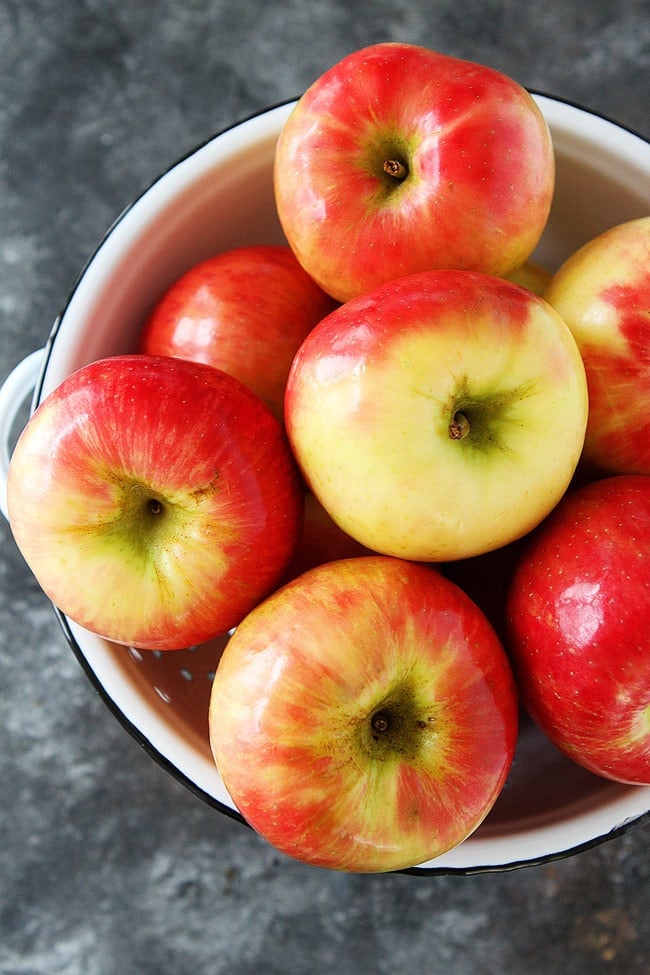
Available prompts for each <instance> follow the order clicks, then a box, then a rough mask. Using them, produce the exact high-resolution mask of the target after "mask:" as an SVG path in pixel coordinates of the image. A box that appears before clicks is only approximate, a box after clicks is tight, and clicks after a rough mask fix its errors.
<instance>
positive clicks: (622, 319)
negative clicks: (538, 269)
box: [544, 216, 650, 474]
mask: <svg viewBox="0 0 650 975" xmlns="http://www.w3.org/2000/svg"><path fill="white" fill-rule="evenodd" d="M544 298H545V299H546V300H547V301H548V302H549V303H550V304H551V305H553V307H554V308H556V309H557V310H558V311H559V313H560V314H561V315H562V317H563V318H564V320H565V321H566V323H567V325H568V326H569V328H570V329H571V331H572V332H573V335H574V336H575V339H576V341H577V343H578V347H579V349H580V352H581V354H582V358H583V360H584V363H585V369H586V372H587V386H588V389H589V423H588V425H587V434H586V438H585V450H584V461H585V463H587V464H589V465H590V466H591V467H593V468H595V469H597V470H600V472H601V473H609V474H650V216H648V217H639V218H638V219H636V220H629V221H627V222H625V223H622V224H619V225H617V226H615V227H612V228H611V229H609V230H606V231H604V232H603V233H602V234H600V235H599V236H598V237H595V238H594V239H593V240H590V241H588V242H587V243H586V244H584V245H583V246H582V247H581V248H579V250H577V251H576V252H575V253H574V254H572V255H571V256H570V257H569V258H568V259H567V260H566V261H565V262H564V264H563V265H562V266H561V267H560V268H559V269H558V270H557V271H556V272H555V274H554V275H553V277H552V279H551V281H550V283H549V284H548V286H547V287H546V289H545V291H544Z"/></svg>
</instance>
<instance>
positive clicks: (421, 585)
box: [209, 556, 518, 873]
mask: <svg viewBox="0 0 650 975" xmlns="http://www.w3.org/2000/svg"><path fill="white" fill-rule="evenodd" d="M517 721H518V700H517V693H516V688H515V685H514V681H513V675H512V671H511V668H510V665H509V662H508V660H507V657H506V655H505V653H504V651H503V647H502V645H501V643H500V642H499V640H498V639H497V637H496V635H495V633H494V631H493V629H492V628H491V626H490V625H489V623H488V622H487V620H486V619H485V617H484V615H483V614H482V613H481V611H480V610H479V609H478V607H477V606H476V605H475V604H474V603H473V602H472V601H471V600H470V599H469V598H468V597H467V596H465V594H464V593H463V592H461V590H460V589H458V588H457V587H456V586H454V585H453V584H452V583H451V582H449V581H447V580H446V579H444V578H443V577H442V576H441V575H440V574H439V573H437V572H436V571H435V570H434V569H432V568H430V567H428V566H424V565H418V564H416V563H411V562H406V561H404V560H400V559H392V558H386V557H383V556H366V557H361V558H353V559H342V560H338V561H335V562H329V563H327V564H325V565H321V566H317V567H316V568H313V569H311V570H309V571H308V572H306V573H304V574H303V575H301V576H299V577H298V578H296V579H294V580H292V581H291V582H289V583H287V585H286V586H284V587H282V588H281V589H279V590H278V591H276V592H275V593H274V594H273V595H271V596H270V597H269V598H268V599H266V600H265V601H264V602H263V603H261V604H259V605H258V606H257V607H256V608H255V609H254V610H252V611H251V613H250V614H249V615H248V616H247V617H246V618H245V619H244V620H243V622H242V623H241V624H240V626H239V627H238V628H237V630H236V631H235V633H234V635H233V636H232V637H231V639H230V641H229V642H228V644H227V646H226V648H225V650H224V652H223V654H222V656H221V659H220V661H219V664H218V666H217V670H216V674H215V679H214V683H213V687H212V694H211V697H210V706H209V729H210V743H211V747H212V751H213V755H214V759H215V763H216V765H217V768H218V769H219V771H220V773H221V776H222V778H223V781H224V784H225V786H226V788H227V790H228V791H229V793H230V795H231V797H232V799H233V801H234V802H235V804H236V806H237V808H238V809H239V810H240V812H241V813H242V815H243V816H244V818H245V819H246V820H247V821H248V823H249V824H250V825H251V826H252V827H253V828H254V829H256V830H257V831H258V832H259V833H260V834H261V835H262V836H264V837H265V838H266V839H267V840H268V841H269V842H270V843H271V844H273V845H274V846H275V847H276V848H278V849H279V850H281V851H282V852H283V853H285V854H287V855H289V856H292V857H294V858H295V859H297V860H300V861H303V862H306V863H309V864H311V865H313V866H319V867H326V868H329V869H335V870H345V871H353V872H359V873H371V872H379V871H388V870H399V869H403V868H408V867H410V866H415V865H416V864H418V863H421V862H423V861H426V860H428V859H430V858H434V857H436V856H438V855H440V854H442V853H443V852H446V851H447V850H449V849H451V848H452V847H454V846H455V845H457V844H458V843H460V842H461V841H462V840H464V839H465V838H466V837H467V836H469V835H470V833H472V832H473V831H474V830H475V829H476V827H477V826H478V825H479V823H480V822H481V821H482V820H483V819H484V818H485V816H486V815H487V813H488V811H489V810H490V809H491V808H492V806H493V804H494V802H495V800H496V798H497V796H498V795H499V793H500V791H501V789H502V787H503V784H504V782H505V779H506V777H507V774H508V771H509V769H510V766H511V763H512V758H513V753H514V748H515V742H516V737H517Z"/></svg>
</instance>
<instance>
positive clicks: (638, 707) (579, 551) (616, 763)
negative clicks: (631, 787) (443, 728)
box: [507, 474, 650, 784]
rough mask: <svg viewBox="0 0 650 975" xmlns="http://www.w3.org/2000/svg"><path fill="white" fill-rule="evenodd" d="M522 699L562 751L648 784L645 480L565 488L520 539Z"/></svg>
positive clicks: (511, 606)
mask: <svg viewBox="0 0 650 975" xmlns="http://www.w3.org/2000/svg"><path fill="white" fill-rule="evenodd" d="M507 630H508V636H507V647H508V650H509V653H510V657H511V660H512V662H513V666H514V669H515V674H516V678H517V685H518V688H519V691H520V695H521V700H522V703H523V704H524V706H525V707H526V709H527V711H528V712H529V713H530V715H531V717H532V718H533V719H534V720H535V721H536V722H537V723H538V725H539V726H540V727H541V728H542V730H543V731H544V732H545V733H546V734H547V735H548V737H549V738H551V739H552V741H554V742H555V744H556V745H557V746H558V747H559V748H560V749H561V750H562V751H564V752H565V753H566V754H567V755H568V756H569V757H570V758H572V759H573V760H574V761H575V762H577V763H578V764H580V765H583V766H584V767H585V768H588V769H590V770H591V771H592V772H595V773H596V774H598V775H601V776H603V777H605V778H609V779H614V780H617V781H621V782H630V783H638V784H640V783H645V784H650V477H648V476H647V475H642V474H627V475H626V474H620V475H614V476H612V477H607V478H604V479H602V480H597V481H593V482H591V483H589V484H585V485H582V486H580V487H578V488H576V489H575V490H574V491H572V492H570V493H569V494H567V495H566V497H565V498H563V499H562V501H561V502H560V504H559V505H558V506H557V507H556V508H555V510H554V511H553V512H552V513H551V515H549V517H548V519H546V520H545V521H544V523H543V524H542V525H540V527H539V528H538V529H537V530H536V531H535V532H534V533H533V534H532V535H531V536H530V538H528V539H526V545H525V547H524V549H523V551H522V553H521V555H520V558H519V561H518V565H517V568H516V570H515V573H514V576H513V579H512V582H511V585H510V590H509V594H508V597H507Z"/></svg>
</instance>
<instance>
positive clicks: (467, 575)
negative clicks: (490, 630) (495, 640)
mask: <svg viewBox="0 0 650 975" xmlns="http://www.w3.org/2000/svg"><path fill="white" fill-rule="evenodd" d="M525 542H526V536H525V537H524V538H519V539H517V540H516V541H514V542H510V544H509V545H503V546H502V547H501V548H495V549H491V550H490V551H489V552H483V553H482V554H481V555H474V556H471V557H469V558H465V559H457V560H456V561H455V562H439V563H437V565H436V567H437V569H438V570H439V571H440V572H441V573H442V574H443V575H444V576H445V577H446V578H447V579H450V580H451V581H452V582H454V583H456V585H457V586H459V587H460V588H461V589H462V590H463V592H465V593H466V594H467V595H468V596H469V597H470V599H472V600H473V601H474V602H475V603H476V604H477V606H479V607H480V609H481V610H482V611H483V613H485V615H486V616H487V618H488V620H489V621H490V623H491V624H492V626H493V627H494V630H495V632H496V634H497V636H498V637H499V639H500V640H501V642H502V643H505V642H506V641H505V635H506V631H505V612H506V600H507V597H508V593H509V592H510V583H511V580H512V576H513V574H514V571H515V568H516V566H517V565H518V562H519V554H520V551H521V548H522V546H523V545H524V544H525ZM507 649H508V647H507V644H506V650H507Z"/></svg>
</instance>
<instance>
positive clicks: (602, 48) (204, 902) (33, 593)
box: [0, 0, 650, 975]
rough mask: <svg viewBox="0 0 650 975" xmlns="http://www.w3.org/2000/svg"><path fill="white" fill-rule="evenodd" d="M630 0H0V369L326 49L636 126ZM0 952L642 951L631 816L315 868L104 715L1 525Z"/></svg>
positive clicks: (642, 83)
mask: <svg viewBox="0 0 650 975" xmlns="http://www.w3.org/2000/svg"><path fill="white" fill-rule="evenodd" d="M649 25H650V5H649V4H648V2H647V0H606V2H600V0H591V2H589V3H585V2H583V0H564V2H563V3H561V4H557V3H552V4H551V3H545V2H538V3H533V4H525V3H521V2H517V3H515V2H513V0H465V2H464V3H462V4H461V3H458V2H457V0H438V2H435V0H393V2H390V3H389V2H383V0H380V2H373V0H364V2H355V0H345V2H343V0H332V2H320V0H313V2H307V0H294V2H291V0H265V2H245V0H152V2H151V3H144V2H143V3H140V2H139V0H136V2H129V0H0V336H1V341H0V378H4V376H5V375H7V374H8V372H9V371H10V369H11V368H12V366H13V365H14V364H15V363H16V362H17V361H19V360H20V359H21V358H22V357H23V356H24V355H25V354H26V353H27V352H30V351H32V350H33V349H36V348H40V347H41V345H42V344H43V342H44V340H45V338H46V336H47V334H48V331H49V327H50V324H51V322H52V319H53V317H54V315H55V313H56V311H57V310H58V309H59V308H60V307H61V305H62V304H63V303H64V301H65V299H66V297H67V295H68V293H69V291H70V289H71V287H72V285H73V284H74V281H75V279H76V276H77V274H78V272H79V270H80V268H81V267H82V265H83V263H84V262H85V260H86V259H87V257H88V255H89V254H90V253H91V252H92V251H93V249H94V248H95V246H96V244H97V242H98V241H99V239H100V237H101V235H102V234H103V232H104V231H105V229H106V228H107V226H108V225H109V224H110V223H111V221H112V220H113V219H114V218H115V217H116V216H117V214H118V213H119V212H120V211H121V209H122V207H124V206H125V205H126V204H127V203H128V202H129V201H130V200H131V199H132V198H133V197H134V196H135V195H136V194H138V193H139V192H140V191H141V190H142V189H143V188H144V187H145V186H146V185H147V184H148V183H149V182H150V181H151V180H152V179H153V178H154V177H155V176H156V175H157V174H158V173H159V172H160V171H161V170H162V169H164V168H166V167H167V165H168V164H169V163H170V162H172V161H173V160H175V159H176V158H177V157H178V156H180V155H181V154H182V153H184V152H185V151H186V150H188V149H190V148H192V147H193V146H194V145H195V144H196V143H198V142H200V141H202V140H203V139H204V138H206V137H207V136H208V135H210V134H212V133H213V132H215V131H217V130H218V129H220V128H221V127H222V126H225V125H228V124H230V123H232V122H234V121H236V120H237V119H239V118H241V117H243V116H245V115H248V114H250V113H251V112H254V111H256V110H258V109H261V108H263V107H265V106H267V105H269V104H272V103H275V102H278V101H282V100H285V99H288V98H291V97H294V96H296V95H297V94H299V92H300V91H301V90H302V89H303V88H304V87H305V86H306V85H307V84H308V83H309V82H310V81H312V80H313V79H314V78H315V77H316V76H317V75H318V74H319V73H320V72H321V71H322V70H324V69H325V68H326V67H328V66H329V65H330V64H331V63H332V62H334V61H335V60H337V59H338V58H339V57H341V56H343V55H344V54H345V53H347V52H348V51H350V50H352V49H354V48H357V47H360V46H363V45H365V44H368V43H372V42H375V41H379V40H386V39H390V40H408V41H416V42H421V43H425V44H427V45H429V46H431V47H436V48H438V49H440V50H444V51H446V52H447V53H451V54H456V55H460V56H464V57H468V58H473V59H475V60H479V61H483V62H484V63H486V64H491V65H493V66H494V67H497V68H500V69H501V70H504V71H506V72H507V73H509V74H511V75H512V76H513V77H515V78H516V79H517V80H518V81H520V82H521V83H523V84H525V85H528V86H530V87H533V88H536V89H539V90H542V91H545V92H548V93H550V94H555V95H558V96H561V97H565V98H569V99H573V100H576V101H578V102H580V103H582V104H583V105H585V106H587V107H590V108H592V109H594V110H596V111H598V112H601V113H604V114H606V115H609V116H611V117H614V118H615V119H617V120H618V121H620V122H621V123H623V124H625V125H628V126H630V127H632V128H634V129H636V130H637V131H640V132H641V133H642V134H643V135H645V136H646V137H648V136H650V130H649V129H648V106H649V104H650V77H649V74H648V64H649V54H650V44H649V42H650V27H649ZM0 533H1V543H0V973H1V975H131V973H133V975H190V973H199V972H200V973H201V975H222V973H223V975H245V973H253V972H255V973H257V972H260V973H268V975H274V973H277V975H292V973H308V972H309V973H313V972H318V973H324V975H325V973H327V975H337V973H344V972H345V973H348V972H352V971H356V972H360V973H362V975H365V973H389V972H390V973H392V975H396V973H406V972H426V973H430V975H437V973H448V972H453V973H455V975H463V973H470V972H471V973H473V975H476V973H486V975H487V973H490V975H491V973H495V975H496V973H503V972H509V973H524V975H538V973H539V975H552V973H555V972H562V973H563V975H574V973H576V975H577V973H579V975H581V973H582V972H584V971H590V972H591V973H592V975H601V973H610V972H612V973H614V972H615V973H618V975H621V973H622V975H627V973H629V975H632V973H641V972H644V973H645V972H647V971H648V970H649V967H650V899H649V889H650V888H649V884H650V872H649V867H648V839H649V837H650V833H649V832H648V826H647V825H643V826H639V827H637V828H636V829H635V830H633V831H632V832H630V833H629V834H627V835H626V836H624V837H621V838H618V839H615V840H613V841H611V842H609V843H606V844H604V845H602V846H599V847H597V848H596V849H592V850H591V851H589V852H586V853H584V854H582V855H580V856H576V857H572V858H569V859H566V860H562V861H558V862H553V863H550V864H548V865H545V866H540V867H535V868H529V869H526V870H522V871H516V872H512V873H505V874H497V875H489V874H488V875H480V876H473V877H465V878H464V877H434V878H414V877H408V876H404V875H390V876H378V877H359V876H346V875H338V874H335V873H326V872H321V871H317V870H313V869H310V868H307V867H303V866H301V865H299V864H295V863H293V862H289V861H287V860H285V859H284V858H283V857H281V856H278V855H277V854H276V853H275V852H274V851H273V850H271V849H269V847H268V846H267V845H266V844H265V843H264V842H263V841H262V840H261V839H259V838H257V837H256V836H255V835H253V834H252V833H251V832H250V831H248V830H246V829H245V828H244V827H242V826H240V825H238V824H237V823H234V822H231V821H230V820H229V819H226V818H225V817H222V816H220V815H218V814H217V813H215V812H214V811H212V810H211V809H209V808H207V807H206V806H205V805H204V804H203V803H202V802H200V801H199V800H198V799H196V798H195V797H194V796H193V795H191V794H190V793H189V792H188V791H187V790H186V789H185V788H184V787H183V786H181V785H180V784H178V783H177V782H176V781H175V780H174V779H173V778H172V777H171V776H170V775H168V774H167V773H166V772H165V771H163V770H162V769H161V768H159V767H158V766H157V765H156V764H155V763H154V762H153V761H152V760H151V759H150V758H148V757H147V756H146V755H145V753H144V752H143V751H142V750H141V749H140V748H139V746H138V745H137V744H136V743H135V742H134V741H133V740H132V739H131V737H130V736H129V735H128V734H126V732H125V731H124V730H123V729H122V727H121V726H120V725H119V724H118V722H117V721H116V720H115V719H114V717H113V716H112V715H111V714H110V713H109V711H108V709H107V708H106V707H105V705H104V704H103V703H102V701H101V700H100V698H99V697H98V695H97V694H96V692H95V691H94V690H93V688H92V687H91V685H90V683H89V682H88V680H87V678H86V677H85V676H84V674H83V672H82V670H81V668H80V667H79V665H78V663H77V662H76V660H75V659H74V657H73V655H72V654H71V652H70V651H69V649H68V647H67V645H66V643H65V640H64V638H63V636H62V634H61V632H60V630H59V628H58V626H57V624H56V621H55V619H54V615H53V613H52V610H51V607H50V606H49V604H48V603H47V601H46V599H45V598H44V596H43V595H42V593H41V592H40V590H39V588H38V586H37V585H36V583H35V582H34V580H33V578H32V577H31V575H30V573H29V572H28V571H27V569H26V567H25V565H24V564H23V562H22V560H21V558H20V557H19V555H18V553H17V551H16V548H15V546H14V544H13V541H12V539H11V536H10V533H9V531H8V529H7V526H6V525H5V524H4V522H2V524H0Z"/></svg>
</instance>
